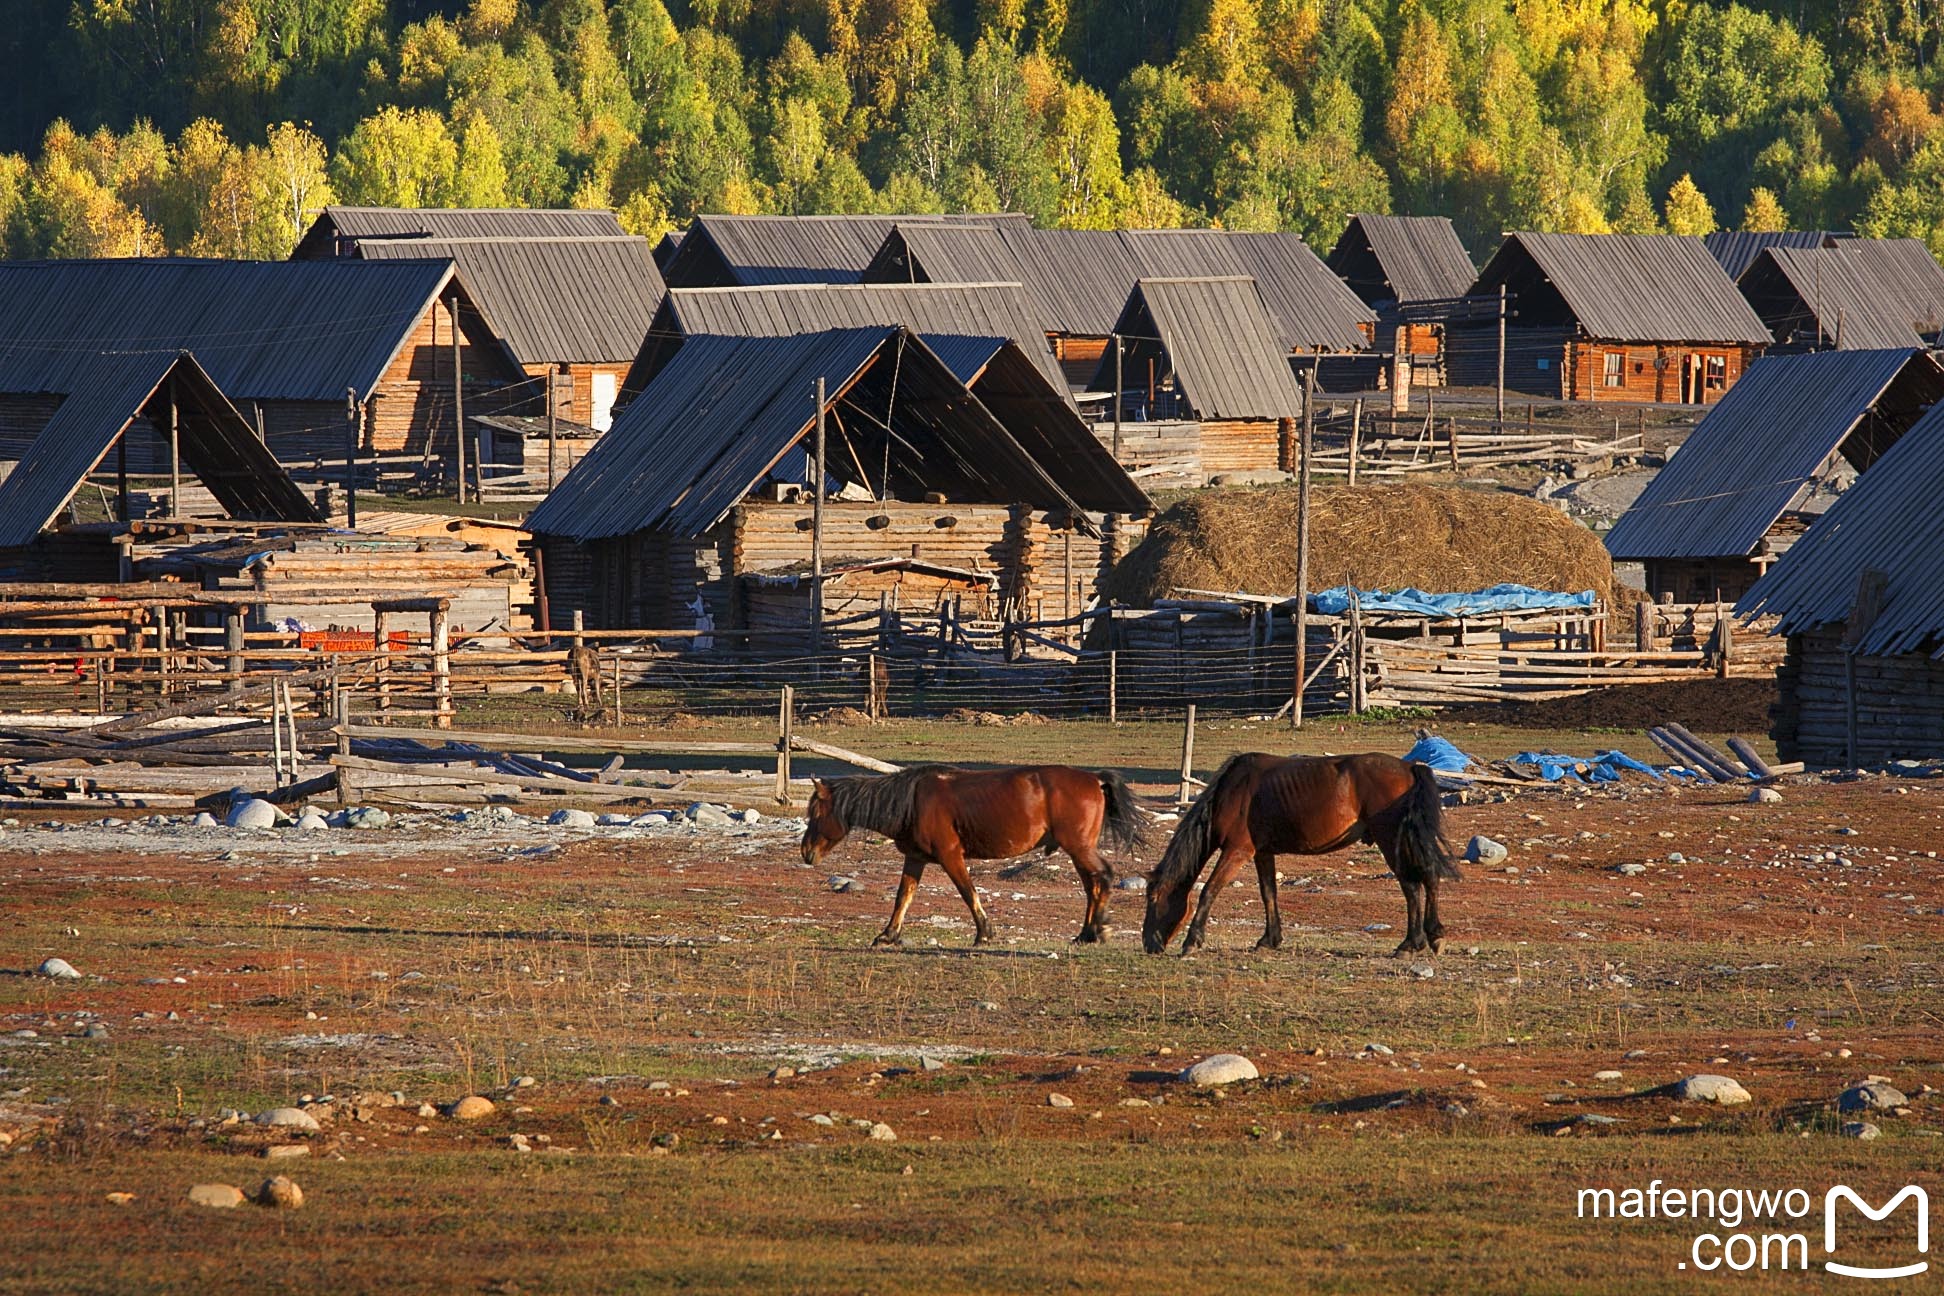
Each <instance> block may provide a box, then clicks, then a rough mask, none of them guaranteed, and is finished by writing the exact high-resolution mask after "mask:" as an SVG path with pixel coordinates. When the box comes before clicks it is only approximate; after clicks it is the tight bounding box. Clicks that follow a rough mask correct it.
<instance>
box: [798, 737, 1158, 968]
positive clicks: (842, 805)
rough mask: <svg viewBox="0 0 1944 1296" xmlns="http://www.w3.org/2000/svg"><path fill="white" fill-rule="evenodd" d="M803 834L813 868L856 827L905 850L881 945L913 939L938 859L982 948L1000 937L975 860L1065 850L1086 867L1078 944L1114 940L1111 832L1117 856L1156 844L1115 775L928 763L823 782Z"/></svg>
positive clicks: (806, 856)
mask: <svg viewBox="0 0 1944 1296" xmlns="http://www.w3.org/2000/svg"><path fill="white" fill-rule="evenodd" d="M805 818H806V820H807V822H806V823H805V825H804V829H803V844H802V850H803V862H804V863H805V864H808V865H810V866H811V867H813V868H814V867H815V866H816V865H817V863H818V862H819V861H821V860H822V859H823V857H824V856H825V855H826V854H828V853H829V852H830V851H831V850H832V849H834V848H835V847H836V846H837V844H838V843H840V842H842V841H843V840H844V837H845V836H846V835H847V834H848V833H849V832H850V831H851V830H852V829H854V828H863V829H868V830H870V831H872V832H878V833H882V834H883V835H884V836H886V837H889V838H890V839H891V841H892V842H893V843H894V844H896V846H897V847H898V849H899V850H901V851H903V852H904V861H905V862H904V875H903V877H901V878H900V879H899V881H898V897H897V899H896V900H895V901H894V902H893V903H892V906H891V920H890V921H889V922H888V923H886V924H885V926H884V930H883V931H881V932H879V933H878V936H877V939H876V940H874V941H872V942H871V943H872V944H873V945H901V944H903V943H904V937H903V935H902V933H903V930H904V920H905V911H906V910H908V909H909V908H910V907H911V898H912V896H913V894H914V893H915V892H916V891H917V889H918V879H919V878H920V877H922V876H923V875H924V872H925V865H927V864H929V863H932V862H934V861H936V862H937V863H938V864H939V865H940V866H941V867H942V868H943V869H944V870H945V873H946V876H948V877H950V878H951V879H952V885H954V886H956V887H957V888H958V893H959V896H960V897H961V898H962V899H963V900H964V901H965V906H966V908H968V909H970V910H971V911H972V922H973V924H974V927H975V928H976V930H977V935H975V936H974V938H973V941H972V943H973V944H974V945H983V944H985V943H986V942H987V941H989V940H991V939H992V920H991V919H989V918H988V917H986V911H985V906H983V905H981V904H980V903H979V897H978V895H977V894H976V893H975V892H974V891H973V890H972V877H971V875H970V874H969V873H967V872H966V869H965V861H966V860H968V859H1011V858H1013V857H1014V856H1018V855H1024V854H1026V853H1027V852H1028V851H1030V850H1033V849H1034V848H1036V847H1044V848H1045V850H1046V853H1047V854H1048V855H1051V854H1052V853H1053V852H1054V851H1055V850H1063V851H1065V852H1066V853H1067V854H1068V855H1069V856H1071V857H1072V859H1073V864H1074V867H1075V868H1077V869H1078V870H1079V871H1080V886H1081V889H1082V890H1084V891H1085V892H1086V895H1087V913H1086V918H1085V920H1084V921H1083V922H1082V924H1081V927H1080V934H1079V936H1078V937H1076V938H1075V939H1076V941H1078V942H1079V943H1083V944H1092V943H1094V942H1097V941H1101V940H1105V939H1106V936H1107V927H1106V922H1107V897H1108V893H1109V892H1110V891H1111V890H1112V889H1113V885H1114V870H1113V868H1112V867H1111V866H1109V865H1108V863H1107V861H1105V860H1103V859H1102V858H1101V857H1100V853H1099V849H1098V846H1099V842H1100V838H1101V835H1102V831H1103V829H1104V831H1105V833H1106V835H1107V836H1108V838H1109V839H1110V840H1111V841H1112V842H1113V844H1114V846H1115V848H1116V849H1117V850H1122V851H1127V850H1133V849H1136V848H1138V847H1140V846H1142V845H1143V844H1144V843H1145V841H1146V823H1145V821H1144V819H1143V816H1142V812H1141V810H1140V809H1139V807H1138V806H1136V804H1135V802H1134V794H1133V793H1132V792H1130V791H1129V790H1128V787H1127V784H1126V783H1124V782H1122V781H1121V777H1120V775H1118V774H1115V773H1114V772H1113V771H1111V770H1097V771H1096V770H1081V769H1074V768H1073V767H1072V766H1070V765H1022V766H1013V767H1010V768H1005V769H995V770H966V769H958V768H955V767H953V766H949V765H919V766H914V767H913V768H911V769H907V770H904V771H902V772H901V773H897V774H887V775H882V776H876V777H874V776H871V775H859V776H856V777H853V778H838V779H818V780H816V782H815V784H814V786H813V790H812V792H811V794H810V808H809V810H808V811H807V812H806V815H805Z"/></svg>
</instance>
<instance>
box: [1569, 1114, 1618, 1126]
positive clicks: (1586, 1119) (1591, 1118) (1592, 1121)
mask: <svg viewBox="0 0 1944 1296" xmlns="http://www.w3.org/2000/svg"><path fill="white" fill-rule="evenodd" d="M1619 1123H1620V1118H1619V1117H1618V1116H1603V1115H1601V1114H1600V1113H1599V1112H1581V1113H1580V1114H1579V1115H1577V1116H1575V1117H1573V1124H1575V1125H1596V1126H1600V1125H1618V1124H1619Z"/></svg>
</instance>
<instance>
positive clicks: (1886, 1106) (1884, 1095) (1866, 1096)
mask: <svg viewBox="0 0 1944 1296" xmlns="http://www.w3.org/2000/svg"><path fill="white" fill-rule="evenodd" d="M1908 1106H1910V1099H1908V1098H1906V1097H1904V1095H1903V1091H1902V1090H1900V1089H1898V1088H1896V1087H1895V1086H1893V1085H1888V1084H1885V1083H1884V1082H1883V1081H1881V1080H1870V1081H1866V1082H1864V1083H1863V1084H1859V1085H1851V1086H1850V1087H1849V1088H1847V1089H1845V1090H1843V1092H1842V1093H1840V1094H1838V1095H1836V1110H1837V1111H1845V1112H1867V1111H1895V1110H1896V1109H1897V1108H1899V1107H1908Z"/></svg>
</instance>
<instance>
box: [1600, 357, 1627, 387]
mask: <svg viewBox="0 0 1944 1296" xmlns="http://www.w3.org/2000/svg"><path fill="white" fill-rule="evenodd" d="M1601 359H1602V360H1604V361H1605V362H1606V371H1605V374H1604V375H1603V376H1602V378H1601V385H1602V386H1605V387H1624V386H1626V384H1627V375H1626V367H1627V353H1626V352H1624V351H1609V352H1607V353H1606V354H1605V355H1604V356H1602V357H1601Z"/></svg>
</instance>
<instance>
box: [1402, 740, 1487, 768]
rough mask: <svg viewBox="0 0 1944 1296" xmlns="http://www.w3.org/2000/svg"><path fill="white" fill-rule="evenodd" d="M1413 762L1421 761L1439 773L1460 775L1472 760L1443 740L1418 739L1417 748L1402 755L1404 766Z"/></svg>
mask: <svg viewBox="0 0 1944 1296" xmlns="http://www.w3.org/2000/svg"><path fill="white" fill-rule="evenodd" d="M1414 761H1422V762H1424V763H1425V764H1426V765H1429V766H1430V767H1431V768H1432V769H1434V770H1438V771H1439V772H1441V773H1445V774H1462V773H1464V772H1465V770H1467V769H1468V768H1470V766H1471V763H1472V758H1471V757H1469V756H1467V755H1465V753H1463V752H1461V751H1459V750H1458V749H1457V748H1456V747H1453V746H1452V745H1451V744H1450V743H1449V742H1446V741H1445V740H1444V739H1443V738H1420V739H1418V741H1417V746H1415V747H1413V748H1411V750H1409V751H1407V752H1405V753H1404V763H1405V764H1406V765H1409V764H1411V763H1412V762H1414Z"/></svg>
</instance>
